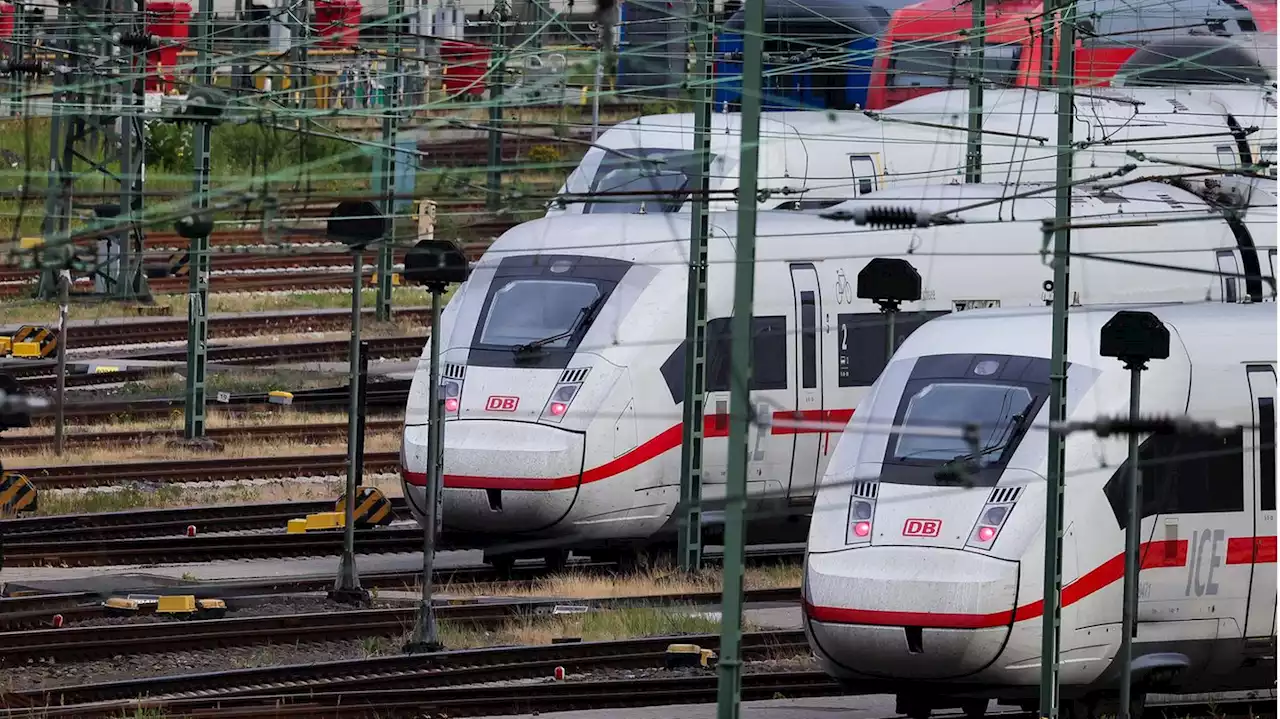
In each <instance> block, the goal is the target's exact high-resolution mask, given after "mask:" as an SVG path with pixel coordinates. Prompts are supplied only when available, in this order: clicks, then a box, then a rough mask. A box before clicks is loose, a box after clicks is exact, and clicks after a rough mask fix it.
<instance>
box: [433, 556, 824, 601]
mask: <svg viewBox="0 0 1280 719" xmlns="http://www.w3.org/2000/svg"><path fill="white" fill-rule="evenodd" d="M800 574H801V568H800V567H799V566H796V565H792V564H777V565H768V566H763V567H749V568H747V570H746V575H745V579H744V582H745V586H746V588H747V589H779V588H785V587H798V586H800ZM720 589H721V576H720V573H719V571H718V570H709V569H708V570H703V571H701V572H698V573H696V574H693V575H685V574H683V573H682V572H680V571H679V570H677V569H675V568H673V567H665V566H659V567H652V568H649V569H646V570H644V571H640V572H636V573H633V574H626V575H619V576H611V575H604V574H588V573H585V572H580V571H569V572H564V573H562V574H554V575H551V576H548V577H543V578H541V579H535V580H533V581H532V582H530V583H528V584H521V585H519V586H514V587H513V586H511V585H509V584H465V583H463V584H457V585H445V586H442V587H441V588H440V593H441V594H448V595H452V596H472V597H481V596H495V595H502V596H530V597H548V596H551V597H566V598H574V599H607V598H612V597H640V596H649V595H657V594H692V593H696V592H718V591H720Z"/></svg>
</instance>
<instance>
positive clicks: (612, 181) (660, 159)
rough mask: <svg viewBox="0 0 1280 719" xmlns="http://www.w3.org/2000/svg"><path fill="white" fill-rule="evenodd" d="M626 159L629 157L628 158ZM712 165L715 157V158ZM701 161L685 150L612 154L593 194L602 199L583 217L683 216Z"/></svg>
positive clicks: (594, 181)
mask: <svg viewBox="0 0 1280 719" xmlns="http://www.w3.org/2000/svg"><path fill="white" fill-rule="evenodd" d="M624 155H625V156H624ZM711 159H712V161H713V162H714V161H715V157H714V156H712V158H711ZM697 160H698V156H697V154H696V153H693V152H688V151H685V150H667V149H660V148H636V149H628V150H619V151H618V153H617V154H615V153H609V154H608V155H607V156H606V157H605V158H604V159H603V160H601V162H600V166H599V167H598V168H597V169H596V174H595V177H593V178H592V179H591V188H590V190H589V192H590V193H591V194H592V195H599V196H601V197H599V198H598V199H593V200H592V201H590V202H588V203H586V204H585V205H583V208H582V211H583V213H615V214H631V213H636V212H641V211H643V212H679V211H680V207H681V206H682V205H684V201H685V200H686V199H687V198H688V197H689V180H690V177H691V176H692V175H693V173H694V171H695V167H696V166H695V164H694V163H696V162H697Z"/></svg>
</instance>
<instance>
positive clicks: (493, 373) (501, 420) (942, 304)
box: [401, 181, 1276, 562]
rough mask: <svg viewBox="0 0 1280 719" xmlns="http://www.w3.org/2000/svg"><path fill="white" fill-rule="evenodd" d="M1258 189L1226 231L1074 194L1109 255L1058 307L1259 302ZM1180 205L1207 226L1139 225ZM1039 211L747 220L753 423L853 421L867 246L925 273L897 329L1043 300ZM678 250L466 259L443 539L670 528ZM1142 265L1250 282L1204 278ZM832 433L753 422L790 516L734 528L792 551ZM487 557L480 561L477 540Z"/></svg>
mask: <svg viewBox="0 0 1280 719" xmlns="http://www.w3.org/2000/svg"><path fill="white" fill-rule="evenodd" d="M1268 182H1270V181H1268ZM1272 184H1274V183H1272ZM1004 189H1005V188H1002V187H993V186H988V185H957V186H949V185H940V186H936V187H931V188H902V189H900V190H896V191H895V190H886V191H884V192H882V193H880V194H879V195H877V202H879V203H885V204H890V205H898V204H905V205H908V206H912V207H928V208H930V209H931V210H934V211H937V210H943V209H955V208H962V207H965V206H970V205H975V204H981V202H982V201H984V200H989V199H990V198H992V197H999V194H1000V192H1002V191H1004ZM1269 197H1271V198H1272V201H1271V207H1257V208H1254V209H1251V210H1249V211H1248V212H1247V214H1246V216H1245V218H1244V220H1243V221H1234V220H1233V221H1231V222H1227V221H1224V220H1223V219H1218V218H1217V217H1215V216H1216V215H1218V213H1219V210H1217V209H1215V208H1214V207H1212V206H1209V205H1207V204H1206V203H1205V202H1204V201H1203V200H1201V199H1200V198H1199V197H1197V196H1196V195H1194V194H1192V193H1190V192H1186V191H1184V190H1180V189H1178V188H1174V187H1171V186H1169V185H1166V184H1161V183H1138V184H1133V185H1130V186H1125V187H1119V188H1115V189H1111V190H1107V191H1098V190H1085V189H1080V190H1079V191H1078V192H1077V193H1076V196H1075V199H1074V201H1073V203H1072V204H1073V210H1074V213H1075V216H1076V217H1077V218H1080V219H1082V220H1083V219H1085V218H1089V219H1090V220H1091V221H1093V224H1097V223H1098V222H1099V221H1104V220H1112V221H1116V222H1121V223H1124V225H1125V226H1123V227H1119V228H1097V229H1081V230H1077V231H1076V232H1075V233H1074V235H1073V243H1074V245H1073V250H1074V251H1076V252H1082V253H1095V254H1099V255H1103V256H1106V257H1110V258H1112V259H1121V260H1127V261H1128V262H1129V263H1128V264H1126V263H1122V262H1106V261H1102V260H1098V259H1089V260H1080V261H1079V262H1077V264H1076V266H1075V267H1074V268H1073V270H1072V278H1073V283H1072V300H1073V302H1076V303H1096V302H1104V301H1105V302H1145V301H1204V300H1206V299H1212V300H1223V299H1226V300H1228V301H1235V300H1240V299H1243V298H1249V299H1252V300H1254V301H1262V300H1264V299H1271V298H1272V297H1273V296H1274V295H1273V291H1272V290H1271V289H1270V288H1269V287H1267V286H1266V283H1265V282H1264V281H1261V280H1259V279H1258V278H1259V277H1260V276H1261V277H1271V276H1273V275H1274V274H1275V272H1274V269H1273V265H1274V252H1275V249H1274V248H1275V233H1276V230H1275V208H1274V201H1273V199H1274V195H1269ZM860 202H863V200H852V201H850V202H849V205H850V206H853V205H856V204H857V203H860ZM1258 204H1261V203H1258ZM841 207H844V205H842V206H841ZM1188 213H1204V214H1206V215H1208V216H1209V217H1207V218H1206V219H1204V220H1200V221H1195V222H1179V223H1173V224H1168V225H1158V224H1156V222H1158V221H1159V220H1160V219H1164V218H1170V217H1180V218H1183V219H1186V217H1187V216H1188ZM1052 214H1053V211H1052V200H1051V199H1047V198H1045V197H1043V196H1041V197H1035V198H1027V199H1021V200H1017V201H1005V202H1002V203H999V204H986V205H983V206H982V207H978V208H974V209H967V210H964V211H960V212H956V213H955V214H954V216H957V217H959V218H960V219H962V220H964V222H963V223H962V224H955V225H945V226H938V227H933V228H929V229H919V230H913V231H901V230H883V231H881V230H868V229H866V228H858V227H856V226H854V225H853V223H850V222H841V221H836V220H830V219H824V218H822V217H819V216H816V215H814V214H809V213H804V212H764V213H761V215H760V217H759V229H758V235H759V240H758V245H757V262H756V288H757V289H756V295H755V307H754V320H753V325H754V328H755V329H754V335H755V341H754V348H755V349H754V357H755V359H754V372H753V380H752V388H751V389H752V392H751V396H752V402H753V405H755V406H757V407H758V408H759V409H760V410H761V413H762V416H766V417H767V416H772V417H778V418H793V417H801V418H810V417H816V418H823V419H826V420H828V421H835V422H841V421H843V420H845V419H847V418H848V417H849V416H850V414H851V413H852V412H853V409H854V407H856V406H857V403H858V401H859V400H860V399H861V398H862V396H863V394H864V393H865V391H866V387H868V386H869V385H870V384H871V383H872V382H873V381H874V380H875V378H876V376H877V375H878V374H879V372H880V369H881V367H883V365H884V362H885V360H886V352H885V343H884V339H883V338H884V334H883V332H884V326H883V324H882V323H881V315H880V314H879V313H878V310H877V307H876V306H875V305H874V304H872V303H871V302H870V301H868V300H861V299H857V298H856V287H855V283H856V281H857V277H858V272H859V271H860V270H861V269H862V268H863V267H864V266H866V264H867V262H868V261H869V260H870V259H871V258H874V257H907V258H909V259H910V261H911V262H912V263H913V264H914V265H915V266H916V268H917V269H918V271H919V272H920V274H921V276H922V277H923V280H924V288H923V298H922V300H921V301H920V302H916V303H909V304H907V305H904V308H903V312H902V313H901V314H900V316H899V319H898V323H897V324H898V328H899V332H898V334H899V337H902V336H905V335H906V334H908V333H909V332H910V331H911V329H912V328H913V327H915V326H917V325H918V324H919V323H920V322H922V321H924V320H926V319H928V318H930V317H935V316H938V315H941V314H947V313H949V312H952V311H955V310H959V309H965V308H967V307H973V306H989V305H992V304H995V305H1000V306H1011V305H1012V306H1027V305H1041V304H1043V303H1044V302H1045V301H1046V300H1047V298H1049V297H1050V294H1049V292H1048V291H1047V290H1046V286H1045V283H1046V281H1048V280H1050V278H1051V274H1052V273H1051V271H1050V269H1049V268H1048V267H1046V266H1044V265H1043V264H1042V262H1041V258H1040V256H1039V254H1038V252H1039V249H1040V219H1041V218H1044V217H1047V216H1052ZM1011 218H1016V220H1014V219H1011ZM999 220H1003V221H999ZM1144 220H1149V221H1151V222H1150V223H1149V224H1143V221H1144ZM735 223H736V218H735V215H733V214H724V213H716V214H713V216H712V218H711V232H712V235H711V237H712V239H711V242H710V248H709V257H710V260H709V271H708V274H709V277H708V290H707V294H708V306H709V309H708V317H709V318H710V323H709V327H708V345H709V346H708V357H707V376H706V389H707V395H706V418H705V423H704V427H705V429H706V437H707V439H706V444H705V453H704V475H703V480H704V485H705V487H704V496H705V497H707V498H708V499H709V500H712V499H715V498H716V497H717V496H720V497H722V496H723V490H724V482H725V469H726V466H725V462H726V444H727V439H726V434H727V422H726V418H727V411H728V392H727V389H728V382H729V377H728V363H727V351H726V350H727V344H728V339H727V334H728V322H729V319H728V318H729V316H730V314H731V309H730V308H731V304H732V285H733V261H732V259H733V252H734V232H735V230H734V228H735V226H736V225H735ZM688 248H689V243H688V226H687V223H685V222H681V221H680V220H679V218H678V217H676V216H673V215H666V214H650V215H609V216H570V217H551V218H542V219H539V220H535V221H533V222H528V223H525V224H522V225H520V226H518V227H516V228H513V229H512V230H510V231H508V232H507V233H505V234H504V235H503V236H502V237H500V238H499V239H498V240H497V241H496V242H495V243H494V244H493V246H492V247H491V248H490V249H489V250H488V251H487V252H486V254H485V255H484V256H483V257H482V258H481V259H480V260H479V262H478V263H477V264H476V266H475V269H474V271H473V274H472V275H471V278H470V279H469V280H468V281H467V282H466V283H465V284H464V285H462V286H461V287H460V288H459V289H458V291H457V293H456V294H455V296H454V297H453V298H452V299H451V300H450V302H449V303H448V305H447V306H446V308H445V310H444V313H443V317H442V328H441V342H442V344H441V351H442V376H443V378H444V379H443V380H442V383H443V396H444V397H445V398H446V399H445V411H446V422H445V435H444V475H445V476H444V484H445V490H444V497H443V503H444V511H443V524H444V528H445V530H446V532H447V533H449V534H451V535H452V536H453V537H455V538H457V539H458V541H466V542H475V544H473V545H472V546H477V545H481V546H483V545H485V544H489V545H492V544H497V543H499V542H509V541H515V540H517V539H527V540H530V541H547V542H555V543H560V544H561V545H562V546H563V547H569V548H573V549H576V550H581V551H582V552H583V553H587V554H593V555H606V556H607V555H610V554H615V553H616V552H618V551H620V550H621V551H624V552H625V551H629V550H630V549H633V548H635V547H636V545H653V544H663V543H665V542H669V541H671V539H672V538H673V536H674V535H673V532H674V531H675V526H676V525H675V521H676V519H675V517H674V516H673V510H674V508H675V507H676V504H677V501H678V495H679V489H678V487H679V476H680V469H679V466H680V450H679V447H680V442H681V401H682V397H683V376H684V375H683V364H684V353H685V349H684V346H683V338H684V334H685V324H684V323H685V297H686V291H685V290H686V282H687V264H686V263H687V256H688ZM1134 263H1136V264H1134ZM1144 263H1154V264H1155V265H1156V266H1154V267H1153V266H1148V265H1146V264H1144ZM1162 264H1166V265H1167V264H1172V265H1174V266H1177V267H1193V268H1199V269H1200V270H1202V271H1209V272H1212V271H1215V270H1218V269H1219V268H1222V269H1226V270H1228V271H1230V272H1233V273H1238V274H1241V275H1249V276H1250V278H1248V279H1246V278H1243V277H1237V278H1234V279H1230V280H1225V281H1220V280H1219V279H1218V278H1217V277H1215V276H1213V275H1212V274H1193V273H1188V272H1183V271H1173V270H1169V269H1162V268H1161V267H1160V266H1161V265H1162ZM1049 289H1051V284H1050V285H1049ZM427 368H428V363H427V361H426V360H425V358H424V360H423V361H422V362H420V364H419V368H418V371H417V374H416V375H415V377H414V380H413V384H412V388H411V390H410V396H409V401H408V406H407V409H406V416H405V429H404V439H403V445H402V457H401V467H402V472H403V481H404V490H405V494H406V496H407V498H408V500H409V503H410V506H411V507H412V508H413V511H414V513H415V515H416V516H417V517H418V518H419V520H420V521H421V517H422V513H421V510H422V509H423V507H424V504H423V501H424V492H425V490H424V487H425V471H426V462H427V458H428V456H429V446H428V442H427V425H426V419H427V403H426V399H427V390H428V387H427ZM832 440H833V438H832V437H831V436H830V435H829V433H822V432H806V431H797V430H788V429H785V428H783V427H780V426H778V427H773V428H772V429H770V428H765V429H761V428H759V427H756V428H753V429H752V430H751V437H750V442H751V447H752V454H751V461H750V476H751V481H750V486H751V491H752V493H753V494H754V495H756V497H757V498H756V499H755V500H753V508H754V509H755V510H760V511H763V510H769V512H771V513H772V514H773V515H774V516H775V517H780V516H781V515H786V516H785V517H782V518H779V519H777V520H776V521H771V520H761V521H759V522H757V523H754V524H753V525H752V528H751V537H752V539H753V541H757V542H767V541H803V540H804V537H805V536H806V535H805V533H806V531H807V524H808V513H807V510H806V509H805V507H806V505H810V504H811V503H812V501H813V496H814V491H815V484H816V482H817V479H818V477H820V476H821V474H822V471H823V469H824V468H825V466H826V460H827V457H828V455H829V453H830V451H831V449H832V447H833V441H832ZM766 492H767V493H768V494H769V497H768V498H766V497H765V496H764V495H765V493H766ZM709 531H710V532H711V534H712V535H714V530H709ZM561 551H562V550H560V549H557V550H555V551H554V552H551V556H552V557H556V556H562V555H561V554H560V552H561ZM490 554H491V557H490V558H491V559H494V560H495V561H496V560H497V559H498V552H497V551H494V552H491V553H490ZM509 559H510V557H504V558H502V560H501V561H504V562H505V561H508V560H509Z"/></svg>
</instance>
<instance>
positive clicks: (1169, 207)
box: [803, 182, 1218, 222]
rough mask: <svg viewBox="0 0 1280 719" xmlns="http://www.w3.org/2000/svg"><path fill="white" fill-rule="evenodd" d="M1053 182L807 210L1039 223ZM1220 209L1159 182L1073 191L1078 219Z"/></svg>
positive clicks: (1047, 210)
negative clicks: (906, 211)
mask: <svg viewBox="0 0 1280 719" xmlns="http://www.w3.org/2000/svg"><path fill="white" fill-rule="evenodd" d="M1036 187H1040V188H1043V190H1044V192H1043V193H1042V194H1039V195H1035V196H1033V197H1022V198H1019V199H1010V200H1006V201H1002V202H990V201H992V200H997V199H1000V198H1003V197H1009V196H1011V195H1019V194H1025V193H1026V192H1029V191H1031V190H1032V189H1035V188H1036ZM1053 187H1054V186H1053V185H1052V184H1050V183H1022V184H1019V185H1017V186H1008V185H1000V184H995V183H972V184H967V183H959V182H957V183H955V184H945V185H943V184H934V185H899V186H896V187H890V188H886V189H883V190H878V191H876V192H874V193H871V194H869V195H863V196H861V197H857V198H854V199H850V200H845V201H843V202H841V203H839V204H837V205H833V206H831V207H828V208H825V209H821V210H804V211H803V212H804V213H805V214H814V215H824V214H827V213H834V212H840V211H845V212H854V211H855V210H857V209H858V208H870V207H884V206H889V207H910V208H913V209H916V210H923V211H926V212H930V213H937V212H945V211H948V210H953V209H956V208H961V207H967V206H969V205H975V204H978V203H982V202H989V203H990V204H986V205H983V206H981V207H975V208H973V209H966V210H963V211H961V212H956V213H952V214H951V217H956V218H959V219H963V220H966V221H970V222H974V221H991V220H997V221H998V220H1008V219H1012V218H1017V219H1021V220H1040V219H1044V218H1051V217H1053V215H1054V203H1055V199H1054V192H1053ZM1217 211H1218V210H1217V209H1216V208H1215V207H1214V206H1213V205H1211V204H1209V203H1208V202H1207V201H1205V200H1204V199H1203V198H1201V197H1199V196H1197V195H1195V194H1194V193H1192V192H1189V191H1187V190H1184V189H1181V188H1178V187H1173V186H1171V185H1167V184H1164V183H1160V182H1138V183H1134V184H1132V185H1122V186H1119V187H1113V188H1106V187H1089V186H1085V185H1080V186H1077V187H1075V188H1072V192H1071V215H1072V217H1073V218H1074V219H1075V220H1077V221H1079V220H1083V219H1084V218H1088V217H1109V218H1115V217H1116V216H1122V217H1124V218H1133V217H1153V216H1154V217H1157V218H1158V217H1162V216H1163V217H1169V216H1182V217H1185V216H1187V214H1188V213H1213V212H1217Z"/></svg>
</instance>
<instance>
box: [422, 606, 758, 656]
mask: <svg viewBox="0 0 1280 719" xmlns="http://www.w3.org/2000/svg"><path fill="white" fill-rule="evenodd" d="M743 629H744V630H745V631H752V630H753V629H754V627H750V626H744V627H743ZM719 631H720V622H718V621H716V620H714V619H710V618H708V617H706V616H702V615H699V614H698V613H697V612H696V610H695V609H694V608H693V607H661V608H659V607H633V608H625V609H610V610H604V611H598V612H587V613H585V614H560V615H555V616H550V617H530V618H522V619H513V620H511V621H509V622H507V623H506V624H503V625H501V626H500V627H498V628H497V629H494V630H485V629H480V628H477V627H475V626H474V625H468V624H465V623H461V622H459V623H454V622H443V623H441V625H440V641H441V642H443V643H444V645H445V646H446V647H448V648H450V649H476V648H480V647H493V646H503V645H509V644H515V645H522V646H531V645H538V644H550V643H551V640H552V639H559V638H563V637H570V638H572V637H577V638H581V639H582V641H584V642H597V641H610V640H618V639H639V638H642V637H666V636H677V635H681V634H715V633H717V632H719Z"/></svg>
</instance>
